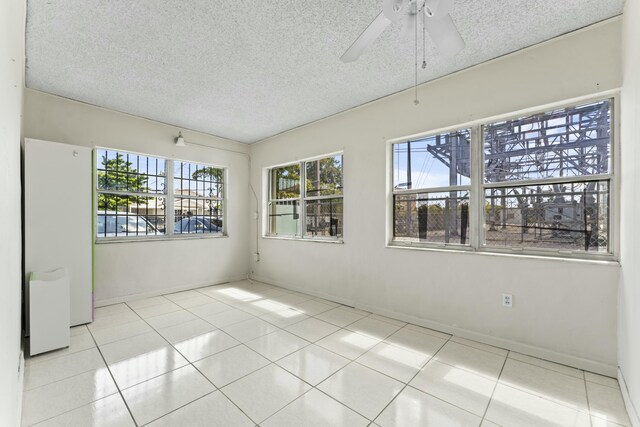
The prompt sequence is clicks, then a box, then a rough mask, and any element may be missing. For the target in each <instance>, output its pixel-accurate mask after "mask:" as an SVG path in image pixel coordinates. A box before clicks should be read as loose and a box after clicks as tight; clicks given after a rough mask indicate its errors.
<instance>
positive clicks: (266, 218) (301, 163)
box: [262, 151, 344, 243]
mask: <svg viewBox="0 0 640 427" xmlns="http://www.w3.org/2000/svg"><path fill="white" fill-rule="evenodd" d="M336 156H340V157H341V158H342V161H341V167H342V194H333V195H324V196H322V195H318V196H307V186H306V177H307V170H306V167H305V165H306V163H307V162H313V161H317V160H322V159H326V158H330V157H336ZM293 165H298V167H299V168H300V192H299V195H298V197H292V198H288V199H275V198H272V195H273V191H274V189H273V186H272V181H271V172H272V171H273V170H274V169H278V168H282V167H287V166H293ZM263 182H264V183H265V185H264V191H263V193H264V194H265V196H266V197H264V200H265V203H264V208H263V212H264V213H265V214H264V215H263V223H262V230H263V232H262V237H263V238H266V239H283V240H302V241H307V242H326V243H344V152H342V151H337V152H333V153H328V154H322V155H319V156H314V157H309V158H305V159H301V160H297V161H295V162H287V163H281V164H277V165H273V166H269V167H266V168H264V170H263ZM338 198H339V199H342V209H343V211H342V234H341V235H340V236H335V237H333V236H305V232H306V224H307V211H306V203H307V201H319V200H328V199H338ZM286 201H298V204H299V208H298V210H299V213H298V215H299V224H300V227H299V229H298V232H297V233H296V234H286V233H272V232H271V224H270V221H271V220H270V205H271V203H272V202H286Z"/></svg>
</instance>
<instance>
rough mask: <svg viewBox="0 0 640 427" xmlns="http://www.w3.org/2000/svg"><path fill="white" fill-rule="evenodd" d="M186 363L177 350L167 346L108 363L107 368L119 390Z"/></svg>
mask: <svg viewBox="0 0 640 427" xmlns="http://www.w3.org/2000/svg"><path fill="white" fill-rule="evenodd" d="M188 363H189V362H187V360H186V359H185V358H184V357H182V356H181V355H180V354H179V353H178V352H177V351H175V350H174V349H173V348H172V347H169V346H167V347H163V348H160V349H158V350H153V351H151V352H149V353H145V354H141V355H139V356H135V357H132V358H130V359H126V360H122V361H120V362H117V363H114V364H112V365H109V370H110V371H111V374H112V375H113V378H114V379H115V380H116V384H117V385H118V387H119V388H120V390H123V389H125V388H129V387H131V386H134V385H136V384H140V383H141V382H143V381H147V380H150V379H151V378H155V377H157V376H159V375H162V374H166V373H167V372H169V371H173V370H174V369H177V368H180V367H182V366H185V365H187V364H188Z"/></svg>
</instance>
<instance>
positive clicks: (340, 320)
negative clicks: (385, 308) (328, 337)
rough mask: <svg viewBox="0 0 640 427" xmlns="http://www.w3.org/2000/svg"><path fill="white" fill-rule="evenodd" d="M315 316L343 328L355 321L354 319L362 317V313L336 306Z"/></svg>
mask: <svg viewBox="0 0 640 427" xmlns="http://www.w3.org/2000/svg"><path fill="white" fill-rule="evenodd" d="M315 317H316V318H318V319H320V320H324V321H325V322H329V323H331V324H333V325H336V326H339V327H341V328H344V327H345V326H347V325H349V324H351V323H353V322H355V321H356V320H360V319H362V318H363V317H364V315H363V314H358V313H353V312H351V311H348V310H344V309H343V308H341V307H337V308H333V309H331V310H329V311H325V312H324V313H320V314H318V315H317V316H315Z"/></svg>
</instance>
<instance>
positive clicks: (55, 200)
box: [24, 139, 93, 332]
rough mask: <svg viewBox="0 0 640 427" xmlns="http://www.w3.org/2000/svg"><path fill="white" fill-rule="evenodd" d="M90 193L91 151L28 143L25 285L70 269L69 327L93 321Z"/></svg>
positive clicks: (81, 148) (68, 146)
mask: <svg viewBox="0 0 640 427" xmlns="http://www.w3.org/2000/svg"><path fill="white" fill-rule="evenodd" d="M92 187H93V186H92V150H91V148H87V147H80V146H75V145H69V144H59V143H55V142H49V141H41V140H36V139H25V141H24V211H25V218H24V221H25V224H24V230H25V237H24V239H25V240H24V245H25V248H24V249H25V274H26V281H25V283H28V281H29V276H30V274H31V273H32V272H43V271H52V270H57V269H60V268H66V269H67V271H68V274H69V302H70V313H71V317H70V325H71V326H75V325H81V324H84V323H89V322H91V321H92V320H93V271H92V269H93V261H92V245H93V221H92V218H93V208H92V206H93V203H92V198H93V188H92ZM28 300H29V297H28V296H27V301H28ZM27 310H29V309H28V307H27ZM29 317H30V313H29V312H28V313H27V316H26V319H27V321H28V319H29ZM29 329H30V328H29V325H27V332H28V331H29Z"/></svg>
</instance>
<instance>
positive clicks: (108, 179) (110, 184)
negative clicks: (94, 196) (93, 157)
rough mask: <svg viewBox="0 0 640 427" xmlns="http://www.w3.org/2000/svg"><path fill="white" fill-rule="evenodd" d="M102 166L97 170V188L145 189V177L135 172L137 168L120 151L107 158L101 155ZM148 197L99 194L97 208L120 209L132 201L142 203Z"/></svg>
mask: <svg viewBox="0 0 640 427" xmlns="http://www.w3.org/2000/svg"><path fill="white" fill-rule="evenodd" d="M102 166H103V168H102V169H104V170H102V171H98V188H100V189H105V190H116V191H127V192H144V191H147V190H148V188H147V177H146V176H144V175H139V174H137V170H136V169H135V168H134V167H133V166H132V163H131V162H128V161H127V160H126V159H125V157H124V156H123V155H122V154H121V153H116V157H115V158H113V159H108V158H107V155H106V154H105V155H103V156H102ZM149 199H150V197H139V196H125V195H118V194H108V195H106V194H99V195H98V209H101V210H113V211H115V210H118V209H119V210H120V211H122V209H123V208H126V207H128V206H129V205H132V204H134V203H136V204H142V203H145V202H146V201H147V200H149Z"/></svg>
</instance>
